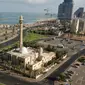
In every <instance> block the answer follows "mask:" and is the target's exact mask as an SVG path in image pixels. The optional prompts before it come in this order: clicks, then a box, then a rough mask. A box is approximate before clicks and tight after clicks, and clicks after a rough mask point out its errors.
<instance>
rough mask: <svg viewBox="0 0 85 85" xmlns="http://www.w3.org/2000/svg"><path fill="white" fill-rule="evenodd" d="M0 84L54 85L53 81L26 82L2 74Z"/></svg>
mask: <svg viewBox="0 0 85 85" xmlns="http://www.w3.org/2000/svg"><path fill="white" fill-rule="evenodd" d="M0 82H1V83H4V84H5V85H53V81H49V80H43V81H41V82H26V81H23V80H21V79H17V78H14V77H12V76H10V75H9V74H4V73H2V72H0Z"/></svg>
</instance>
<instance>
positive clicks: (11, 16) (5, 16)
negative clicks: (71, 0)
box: [0, 12, 56, 24]
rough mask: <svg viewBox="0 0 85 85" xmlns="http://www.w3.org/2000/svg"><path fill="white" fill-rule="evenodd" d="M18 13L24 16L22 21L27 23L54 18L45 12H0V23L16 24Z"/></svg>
mask: <svg viewBox="0 0 85 85" xmlns="http://www.w3.org/2000/svg"><path fill="white" fill-rule="evenodd" d="M20 15H22V16H23V17H24V23H28V24H30V23H34V22H36V21H39V20H44V19H49V18H56V16H51V15H46V14H45V13H26V12H0V24H18V23H19V17H20Z"/></svg>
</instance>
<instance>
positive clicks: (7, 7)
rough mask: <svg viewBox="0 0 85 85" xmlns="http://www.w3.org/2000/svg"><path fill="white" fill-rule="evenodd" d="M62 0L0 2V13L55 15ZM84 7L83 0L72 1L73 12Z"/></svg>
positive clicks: (8, 0)
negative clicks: (47, 11) (43, 13)
mask: <svg viewBox="0 0 85 85" xmlns="http://www.w3.org/2000/svg"><path fill="white" fill-rule="evenodd" d="M63 1H64V0H0V12H45V11H44V9H49V12H50V13H57V11H58V6H59V4H60V3H62V2H63ZM78 7H85V0H74V11H75V10H76V9H77V8H78Z"/></svg>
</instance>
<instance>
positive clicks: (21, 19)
mask: <svg viewBox="0 0 85 85" xmlns="http://www.w3.org/2000/svg"><path fill="white" fill-rule="evenodd" d="M19 24H20V52H22V47H23V16H20V18H19Z"/></svg>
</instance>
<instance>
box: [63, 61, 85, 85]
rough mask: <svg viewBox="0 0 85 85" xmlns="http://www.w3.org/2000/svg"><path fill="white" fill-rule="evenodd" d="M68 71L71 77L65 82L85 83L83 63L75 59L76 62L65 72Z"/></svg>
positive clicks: (72, 83)
mask: <svg viewBox="0 0 85 85" xmlns="http://www.w3.org/2000/svg"><path fill="white" fill-rule="evenodd" d="M70 71H71V72H70ZM72 72H73V73H72ZM66 73H68V75H69V78H67V81H66V82H64V83H65V84H68V85H69V84H71V85H85V65H82V63H80V62H77V61H75V63H73V64H72V65H71V66H70V67H69V68H68V69H67V70H66V71H65V72H64V74H66Z"/></svg>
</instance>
